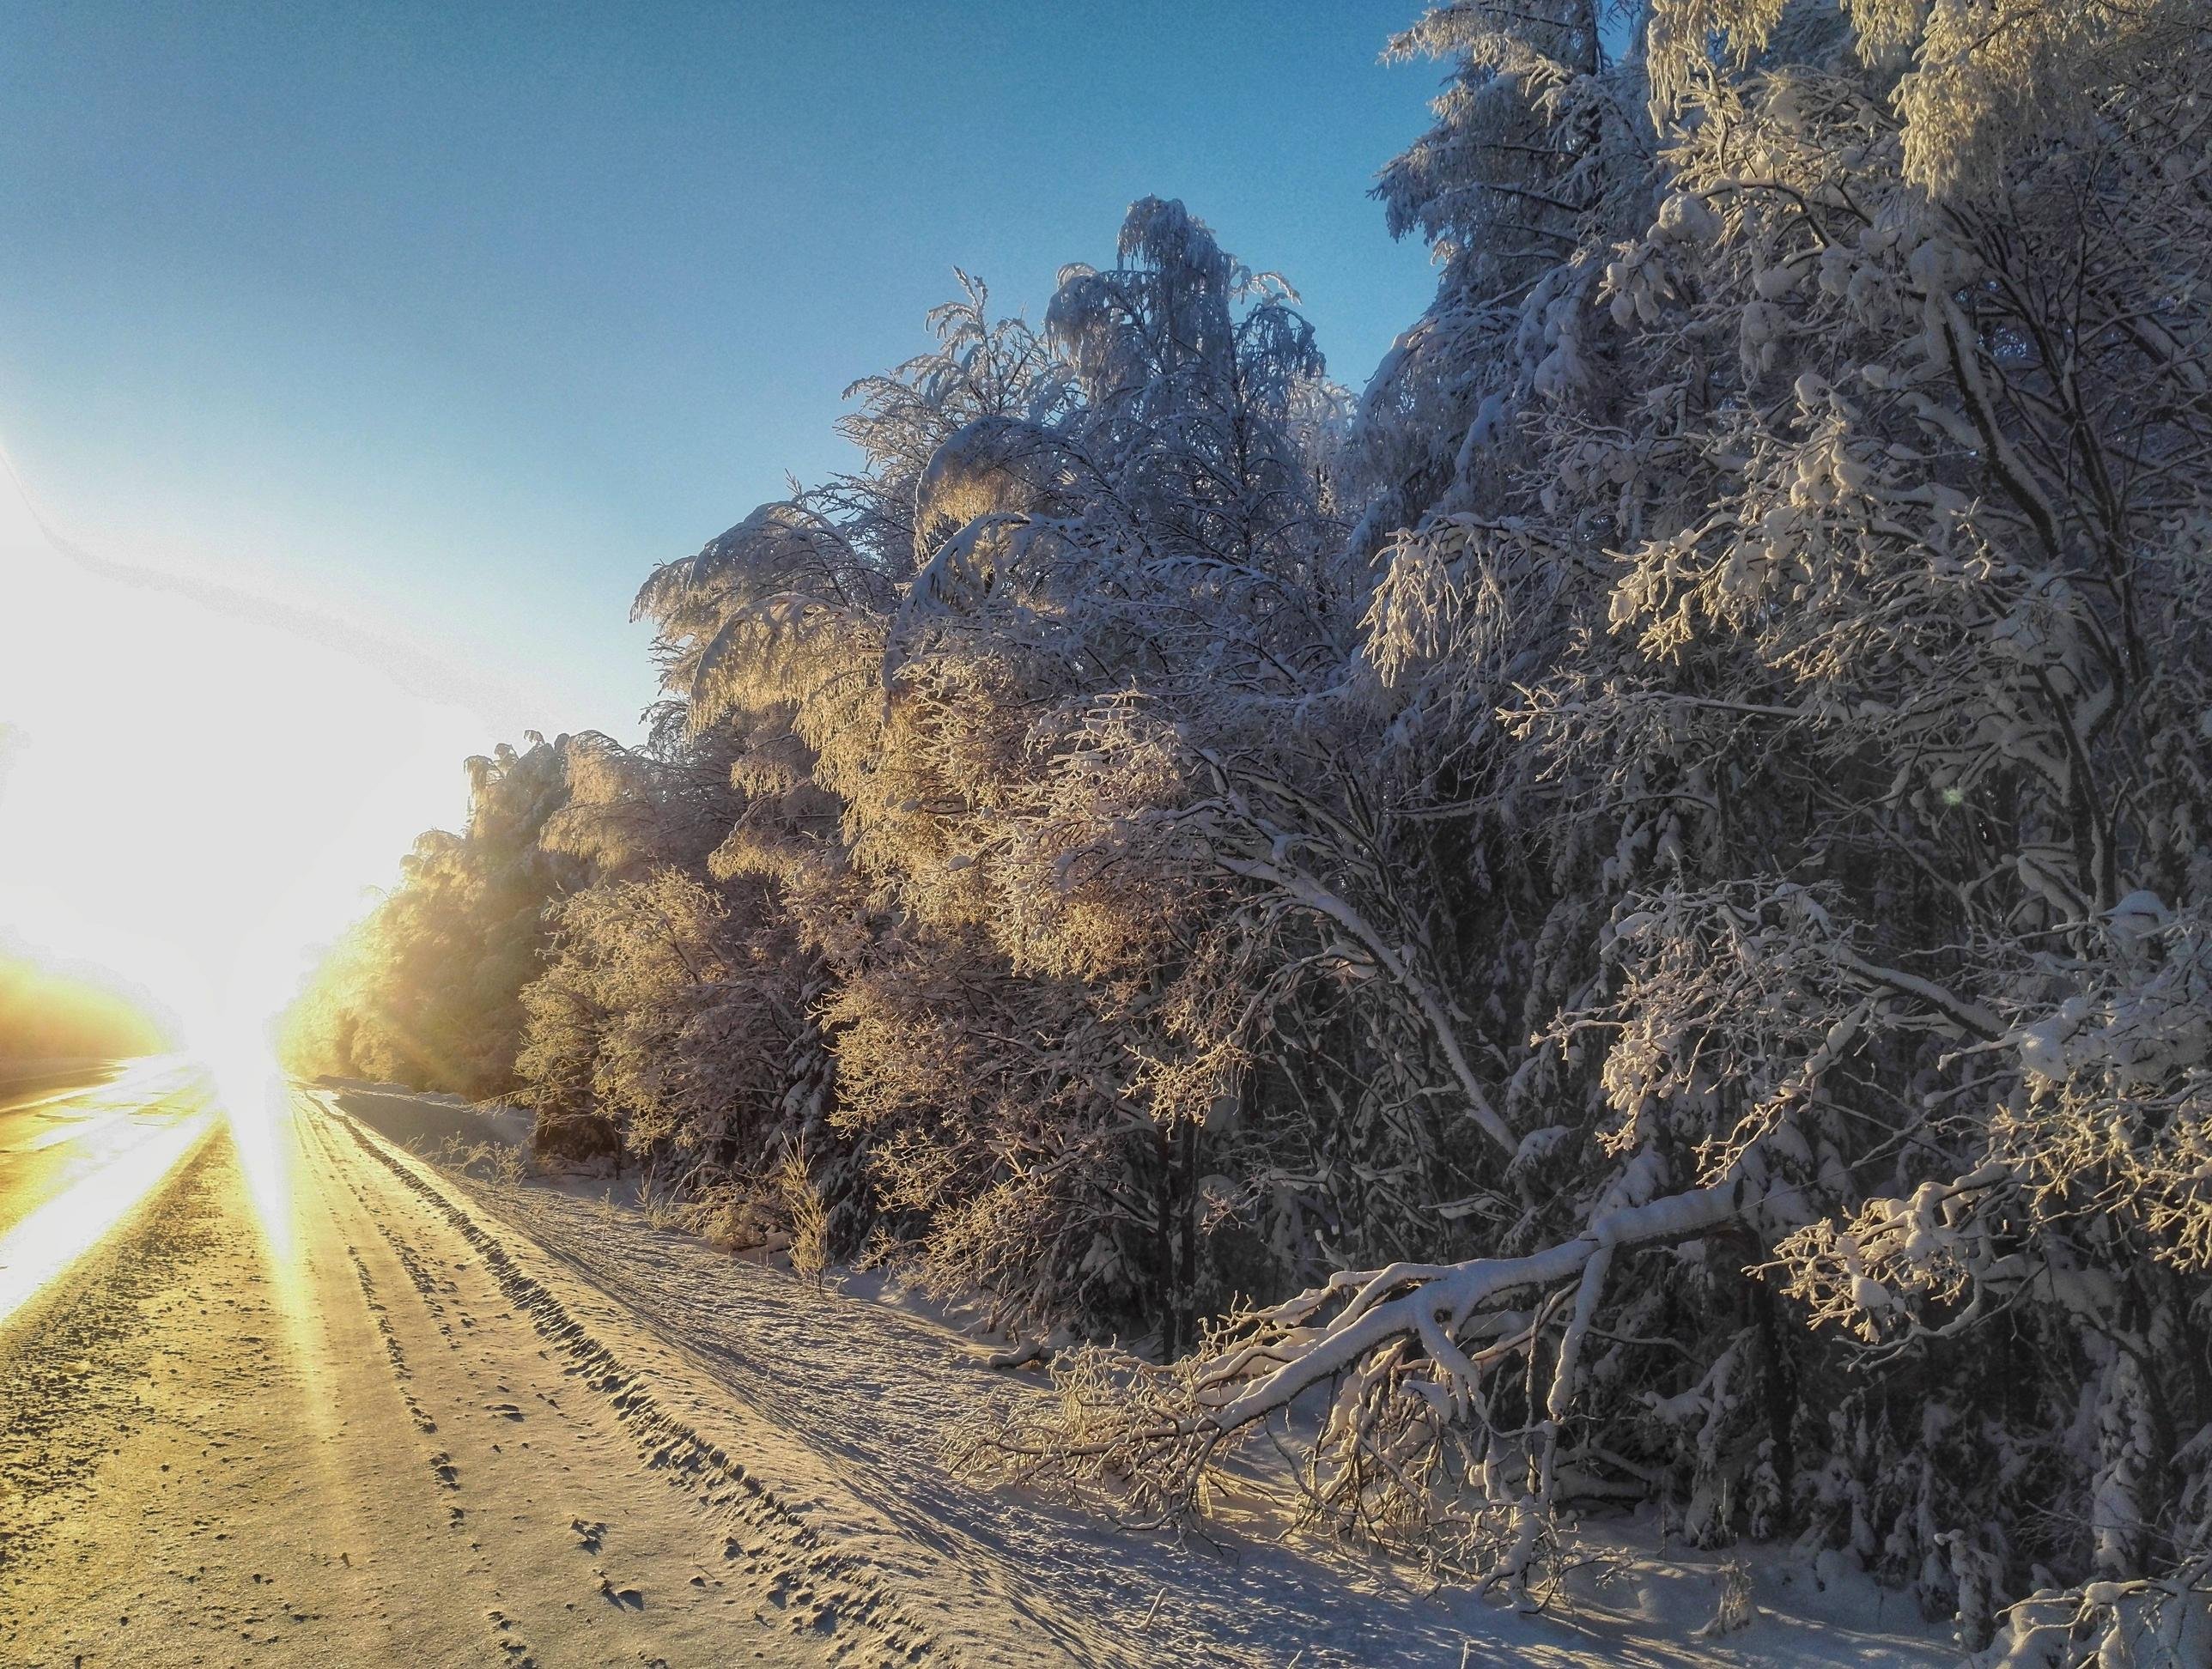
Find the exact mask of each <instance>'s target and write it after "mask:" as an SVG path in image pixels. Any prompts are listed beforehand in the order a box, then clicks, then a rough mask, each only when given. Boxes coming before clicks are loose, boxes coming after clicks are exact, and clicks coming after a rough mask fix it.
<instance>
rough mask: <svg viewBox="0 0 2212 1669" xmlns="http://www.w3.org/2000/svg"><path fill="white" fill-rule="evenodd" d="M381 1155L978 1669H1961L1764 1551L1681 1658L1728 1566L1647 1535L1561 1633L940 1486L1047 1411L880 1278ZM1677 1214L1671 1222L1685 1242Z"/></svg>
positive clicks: (1304, 1559) (1269, 1540)
mask: <svg viewBox="0 0 2212 1669" xmlns="http://www.w3.org/2000/svg"><path fill="white" fill-rule="evenodd" d="M412 1102H413V1098H410V1097H405V1096H401V1095H377V1096H375V1097H373V1098H370V1097H362V1096H359V1095H340V1096H338V1097H337V1098H336V1106H337V1108H338V1109H339V1110H340V1111H341V1112H342V1113H345V1112H348V1111H349V1110H350V1112H351V1114H356V1115H357V1116H358V1118H359V1120H360V1122H361V1123H362V1126H367V1127H368V1128H369V1129H370V1130H372V1131H383V1132H387V1133H389V1134H390V1135H392V1136H394V1137H397V1138H399V1139H400V1140H402V1141H404V1140H407V1139H409V1138H417V1139H419V1138H422V1136H424V1135H426V1134H427V1133H428V1132H430V1131H431V1130H433V1129H436V1128H441V1127H442V1126H441V1115H442V1112H443V1109H442V1108H437V1107H436V1106H435V1105H434V1104H432V1105H424V1106H422V1110H421V1111H420V1112H419V1113H411V1112H410V1104H412ZM371 1139H375V1138H374V1135H372V1136H371ZM386 1153H387V1156H388V1157H389V1158H390V1159H391V1160H392V1162H397V1163H400V1164H404V1165H405V1166H406V1167H407V1168H409V1169H410V1171H411V1172H412V1173H413V1174H415V1175H416V1177H417V1178H418V1179H420V1180H421V1181H422V1184H423V1185H424V1186H425V1187H429V1188H432V1189H435V1190H436V1191H437V1192H438V1193H440V1194H441V1195H442V1196H443V1197H445V1198H447V1199H450V1200H452V1201H453V1202H454V1205H455V1206H456V1208H457V1209H458V1210H459V1211H461V1212H462V1213H465V1215H466V1216H467V1217H469V1218H470V1219H471V1221H472V1222H474V1223H477V1224H479V1225H481V1227H482V1229H483V1232H485V1233H487V1234H488V1235H490V1236H491V1237H493V1238H495V1239H496V1241H498V1243H499V1244H500V1245H501V1247H502V1248H503V1249H504V1250H505V1252H506V1253H507V1255H508V1256H509V1257H511V1258H513V1259H514V1260H515V1262H516V1265H517V1267H518V1268H520V1269H523V1270H526V1271H527V1272H528V1275H529V1278H531V1279H532V1280H534V1281H538V1282H542V1283H544V1285H545V1287H546V1289H547V1290H548V1291H550V1292H552V1293H554V1294H556V1296H558V1298H559V1300H560V1302H561V1304H562V1308H563V1310H564V1312H565V1313H566V1314H570V1315H574V1316H576V1317H579V1318H588V1320H587V1322H586V1325H587V1326H588V1327H589V1329H590V1331H591V1332H592V1336H593V1337H594V1338H599V1339H601V1340H602V1341H604V1342H605V1343H606V1344H607V1346H608V1348H609V1349H610V1350H612V1351H613V1352H614V1353H615V1354H616V1355H617V1356H618V1357H620V1358H621V1359H622V1360H623V1363H625V1365H630V1364H633V1363H634V1364H635V1366H636V1368H637V1369H638V1371H639V1372H640V1374H641V1377H643V1378H644V1379H646V1380H647V1381H651V1382H652V1383H653V1385H654V1387H655V1392H654V1394H655V1395H656V1396H657V1397H658V1398H659V1400H660V1401H661V1402H662V1403H664V1404H665V1405H667V1406H668V1407H670V1408H671V1409H674V1410H679V1411H681V1414H682V1417H683V1418H684V1421H685V1422H686V1423H688V1424H689V1425H690V1427H692V1429H696V1431H697V1432H699V1433H700V1435H701V1436H702V1439H703V1440H706V1441H711V1442H713V1443H714V1444H715V1445H716V1446H718V1447H721V1448H723V1449H724V1450H726V1452H727V1453H729V1454H735V1455H740V1456H742V1457H744V1463H745V1465H746V1466H747V1467H748V1469H749V1472H750V1475H752V1476H753V1477H755V1478H758V1479H760V1480H761V1481H762V1482H763V1484H764V1485H765V1486H766V1487H768V1488H769V1489H770V1490H773V1492H774V1493H775V1496H776V1497H777V1499H779V1500H781V1501H786V1502H794V1503H804V1508H803V1513H804V1516H805V1521H806V1522H807V1523H808V1524H809V1525H810V1526H813V1527H816V1528H817V1529H818V1530H819V1532H820V1533H822V1534H823V1536H824V1537H825V1538H835V1539H837V1540H838V1541H839V1543H840V1545H848V1546H850V1547H852V1548H853V1549H854V1550H855V1551H859V1552H862V1553H865V1556H866V1557H867V1558H868V1560H869V1561H870V1562H871V1563H872V1565H873V1566H874V1567H875V1568H876V1569H879V1570H880V1571H881V1572H882V1573H883V1580H884V1582H885V1583H886V1584H887V1585H889V1587H891V1588H893V1589H895V1590H896V1595H897V1602H898V1604H899V1605H900V1607H901V1609H902V1611H905V1612H907V1613H908V1614H911V1615H913V1616H915V1617H918V1618H921V1619H922V1620H923V1621H924V1622H925V1623H927V1626H928V1628H929V1629H930V1630H931V1632H932V1637H933V1639H936V1640H939V1641H943V1642H953V1643H956V1644H957V1646H958V1647H959V1648H960V1649H961V1652H962V1654H963V1657H964V1658H965V1660H969V1661H974V1662H1007V1663H1013V1662H1029V1661H1040V1662H1042V1661H1052V1662H1058V1661H1068V1660H1073V1661H1078V1662H1095V1663H1102V1664H1129V1665H1162V1666H1166V1665H1177V1666H1180V1665H1187V1664H1188V1663H1191V1662H1206V1663H1220V1664H1225V1665H1249V1666H1252V1669H1262V1666H1272V1669H1280V1666H1282V1665H1285V1664H1286V1663H1288V1662H1289V1661H1290V1660H1291V1659H1292V1658H1293V1657H1297V1656H1298V1654H1304V1655H1303V1658H1302V1660H1301V1661H1302V1662H1303V1663H1304V1664H1307V1665H1316V1666H1345V1669H1350V1666H1374V1669H1384V1666H1396V1665H1404V1666H1408V1669H1410V1666H1414V1665H1423V1666H1428V1665H1436V1664H1453V1663H1457V1662H1459V1661H1461V1660H1462V1652H1464V1653H1465V1654H1466V1658H1465V1660H1466V1661H1467V1662H1468V1663H1471V1664H1479V1663H1498V1664H1505V1663H1522V1662H1537V1663H1547V1664H1553V1665H1557V1666H1559V1669H1567V1666H1571V1665H1584V1664H1588V1665H1595V1664H1601V1663H1618V1662H1622V1661H1629V1660H1642V1661H1648V1662H1650V1663H1654V1664H1668V1663H1683V1664H1688V1663H1714V1664H1745V1665H1765V1664H1776V1665H1779V1664H1805V1665H1808V1666H1809V1665H1823V1664H1836V1665H1843V1664H1855V1665H1884V1664H1893V1665H1899V1666H1904V1665H1913V1664H1928V1663H1939V1662H1947V1661H1948V1660H1950V1654H1948V1652H1947V1650H1946V1649H1945V1648H1944V1646H1943V1644H1942V1639H1941V1636H1940V1635H1938V1634H1936V1633H1935V1632H1933V1631H1930V1630H1928V1629H1927V1628H1926V1627H1925V1626H1924V1625H1923V1624H1921V1623H1919V1621H1918V1619H1917V1617H1910V1616H1909V1615H1908V1612H1909V1604H1908V1602H1906V1601H1905V1600H1903V1599H1900V1598H1899V1596H1897V1595H1895V1594H1884V1593H1882V1592H1881V1590H1879V1589H1878V1588H1876V1587H1874V1585H1873V1584H1871V1583H1870V1582H1869V1581H1866V1580H1865V1579H1864V1578H1863V1577H1858V1576H1857V1575H1837V1576H1834V1577H1833V1578H1832V1580H1831V1581H1829V1582H1828V1583H1827V1584H1826V1587H1823V1586H1822V1584H1821V1583H1820V1582H1819V1581H1816V1580H1815V1579H1814V1575H1813V1573H1812V1572H1811V1570H1810V1569H1809V1567H1805V1566H1801V1565H1799V1564H1797V1563H1796V1562H1795V1561H1793V1560H1792V1559H1790V1557H1786V1556H1784V1555H1783V1554H1780V1553H1778V1552H1776V1551H1773V1550H1764V1551H1759V1553H1757V1554H1755V1555H1754V1556H1753V1557H1752V1560H1751V1570H1752V1581H1753V1595H1754V1598H1755V1599H1756V1602H1757V1604H1758V1605H1759V1608H1760V1611H1759V1617H1757V1618H1756V1619H1755V1620H1754V1621H1753V1622H1752V1623H1750V1624H1749V1626H1747V1628H1745V1629H1744V1630H1741V1631H1740V1632H1733V1633H1730V1634H1729V1635H1728V1636H1726V1637H1725V1639H1724V1640H1716V1641H1698V1642H1692V1641H1691V1639H1690V1638H1689V1636H1690V1632H1691V1630H1692V1629H1694V1628H1695V1627H1697V1626H1699V1625H1702V1624H1703V1623H1705V1622H1707V1621H1708V1620H1710V1619H1711V1617H1712V1615H1713V1613H1714V1611H1715V1610H1716V1608H1717V1605H1718V1603H1719V1600H1718V1596H1719V1593H1720V1590H1721V1585H1722V1583H1723V1568H1724V1567H1725V1566H1726V1565H1727V1564H1728V1563H1729V1556H1727V1555H1724V1554H1708V1553H1702V1552H1699V1551H1694V1550H1689V1549H1684V1548H1680V1547H1668V1546H1666V1545H1664V1543H1663V1541H1662V1539H1661V1538H1660V1536H1659V1535H1658V1533H1657V1528H1656V1525H1655V1524H1653V1523H1652V1522H1650V1521H1649V1520H1644V1521H1640V1522H1636V1523H1630V1524H1626V1525H1621V1526H1602V1525H1601V1526H1595V1539H1594V1541H1593V1548H1592V1553H1591V1556H1590V1557H1592V1559H1593V1560H1594V1561H1595V1563H1592V1564H1591V1565H1589V1566H1588V1567H1586V1568H1585V1569H1583V1571H1582V1572H1581V1574H1579V1575H1577V1576H1575V1577H1574V1578H1572V1579H1571V1581H1569V1582H1568V1583H1567V1584H1566V1586H1565V1588H1563V1590H1562V1591H1561V1592H1560V1593H1559V1594H1557V1595H1556V1596H1555V1597H1554V1599H1553V1602H1552V1614H1538V1615H1530V1614H1528V1613H1526V1612H1523V1611H1516V1610H1514V1609H1512V1608H1511V1607H1510V1605H1498V1604H1493V1603H1492V1602H1489V1601H1487V1600H1485V1599H1481V1598H1480V1597H1478V1596H1476V1595H1475V1594H1474V1593H1470V1592H1468V1591H1467V1590H1466V1589H1464V1588H1461V1589H1456V1590H1455V1589H1452V1588H1449V1587H1447V1588H1443V1589H1437V1588H1435V1587H1433V1586H1432V1585H1431V1583H1430V1582H1429V1581H1426V1580H1425V1579H1424V1578H1423V1577H1422V1576H1421V1575H1420V1574H1419V1572H1417V1571H1413V1570H1410V1569H1395V1568H1393V1567H1392V1566H1390V1565H1389V1564H1388V1563H1384V1562H1382V1561H1379V1560H1376V1559H1373V1558H1368V1557H1349V1556H1346V1555H1340V1554H1339V1555H1331V1554H1328V1553H1326V1552H1324V1551H1322V1550H1320V1549H1316V1548H1314V1547H1311V1546H1304V1547H1299V1546H1284V1545H1279V1543H1278V1541H1277V1540H1276V1537H1277V1536H1278V1535H1279V1533H1280V1532H1281V1530H1282V1529H1283V1527H1284V1526H1283V1525H1282V1524H1281V1523H1280V1522H1278V1521H1276V1515H1274V1514H1269V1513H1268V1512H1267V1511H1266V1510H1265V1509H1264V1508H1262V1507H1261V1506H1259V1505H1256V1504H1248V1505H1247V1506H1246V1507H1245V1508H1243V1509H1242V1510H1241V1511H1240V1513H1239V1514H1237V1516H1235V1517H1233V1518H1232V1519H1231V1520H1229V1521H1227V1522H1225V1523H1221V1524H1218V1525H1211V1526H1209V1535H1210V1536H1211V1537H1212V1538H1213V1545H1207V1544H1206V1543H1204V1542H1200V1541H1198V1540H1192V1541H1189V1542H1188V1543H1184V1544H1181V1545H1178V1544H1177V1543H1176V1541H1175V1540H1173V1539H1169V1538H1164V1537H1159V1536H1149V1535H1139V1534H1137V1533H1135V1532H1119V1531H1116V1530H1115V1528H1114V1527H1113V1526H1110V1525H1107V1524H1103V1523H1102V1522H1101V1521H1100V1520H1097V1518H1096V1517H1094V1516H1091V1515H1090V1514H1084V1513H1080V1512H1078V1511H1075V1510H1073V1509H1071V1508H1066V1507H1062V1506H1060V1505H1056V1504H1054V1503H1053V1502H1048V1501H1045V1500H1042V1499H1039V1498H1036V1497H1035V1496H1029V1495H1025V1494H1022V1493H1018V1492H1004V1493H992V1492H979V1491H977V1490H974V1489H971V1488H969V1486H967V1485H966V1484H963V1483H961V1482H960V1481H958V1480H957V1479H956V1478H954V1477H953V1476H952V1475H951V1472H950V1471H949V1470H948V1468H947V1467H946V1466H945V1462H944V1460H943V1455H944V1453H945V1448H946V1447H947V1446H948V1444H949V1442H950V1441H951V1437H952V1435H953V1434H954V1431H955V1429H956V1428H957V1425H958V1423H959V1422H960V1421H961V1419H962V1418H963V1416H964V1415H965V1414H966V1413H967V1412H968V1411H969V1410H970V1409H972V1407H973V1406H974V1405H975V1404H976V1402H978V1401H979V1400H981V1399H989V1398H995V1397H1001V1396H1008V1395H1012V1396H1022V1397H1036V1398H1042V1397H1046V1396H1048V1394H1049V1393H1048V1390H1047V1388H1046V1387H1043V1386H1042V1384H1040V1383H1038V1382H1037V1381H1036V1378H1035V1376H1034V1375H1024V1374H1008V1373H1006V1372H1005V1371H1003V1370H999V1369H993V1368H992V1367H991V1366H990V1365H989V1363H990V1360H991V1357H992V1356H993V1355H994V1350H995V1346H996V1341H995V1340H993V1339H990V1338H977V1337H975V1335H974V1334H973V1333H972V1332H969V1331H966V1330H963V1327H962V1326H959V1325H957V1324H958V1323H959V1322H960V1321H961V1320H963V1316H962V1314H961V1313H960V1311H959V1310H958V1309H957V1308H948V1307H947V1306H945V1305H944V1304H942V1303H939V1302H933V1301H930V1300H927V1299H925V1298H923V1297H922V1296H921V1295H920V1294H918V1293H917V1292H916V1291H915V1290H914V1289H912V1288H911V1287H909V1286H907V1285H905V1284H902V1282H901V1281H900V1280H899V1279H898V1278H896V1277H893V1276H890V1275H887V1274H885V1273H884V1272H882V1271H875V1272H871V1273H865V1274H845V1275H842V1277H840V1278H835V1279H833V1282H832V1284H831V1286H830V1289H829V1290H828V1291H826V1292H824V1293H823V1294H821V1295H818V1296H817V1295H815V1294H813V1293H811V1292H810V1291H809V1290H807V1289H806V1288H805V1286H804V1285H803V1284H801V1283H799V1282H797V1281H795V1280H793V1279H792V1278H790V1277H789V1275H788V1274H787V1273H786V1272H784V1271H781V1270H779V1269H775V1268H773V1267H763V1266H762V1265H760V1264H757V1263H754V1262H750V1261H738V1260H735V1259H732V1258H730V1257H729V1256H727V1255H726V1254H724V1253H719V1252H716V1251H714V1249H713V1248H711V1247H708V1246H707V1245H706V1244H705V1243H704V1242H703V1241H699V1240H697V1239H696V1238H694V1237H692V1236H690V1235H685V1234H683V1233H680V1232H678V1231H674V1230H664V1229H654V1228H653V1227H651V1226H650V1225H649V1224H648V1223H647V1221H646V1219H645V1216H644V1214H643V1212H642V1211H641V1209H640V1207H639V1205H638V1204H637V1200H636V1191H635V1187H634V1186H632V1187H619V1186H617V1185H615V1184H614V1183H612V1182H611V1181H608V1180H593V1179H586V1178H577V1177H569V1178H565V1179H562V1180H557V1181H553V1182H544V1181H537V1180H531V1181H525V1182H521V1183H514V1184H508V1183H501V1182H499V1181H495V1180H490V1179H489V1178H488V1177H486V1176H484V1175H483V1174H476V1173H463V1172H455V1171H453V1170H448V1169H442V1168H436V1167H433V1166H431V1165H429V1164H428V1163H427V1162H424V1161H422V1160H421V1159H418V1158H416V1157H414V1156H409V1155H406V1154H404V1151H403V1150H398V1149H392V1148H387V1149H386ZM1647 1215H1650V1214H1649V1213H1647ZM1662 1215H1669V1216H1670V1222H1669V1224H1668V1226H1670V1227H1671V1226H1677V1225H1674V1223H1672V1220H1671V1219H1672V1217H1677V1216H1680V1211H1679V1208H1675V1207H1673V1206H1669V1207H1668V1211H1667V1212H1666V1213H1662ZM540 1247H542V1248H543V1250H542V1251H540V1250H538V1248H540ZM973 1316H974V1313H973V1312H972V1311H971V1312H969V1314H968V1316H967V1317H966V1318H965V1319H966V1320H967V1321H968V1324H969V1326H973V1325H974V1319H973ZM1040 1641H1042V1642H1050V1644H1049V1647H1048V1648H1046V1649H1043V1650H1042V1651H1041V1650H1040V1647H1039V1642H1040Z"/></svg>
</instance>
